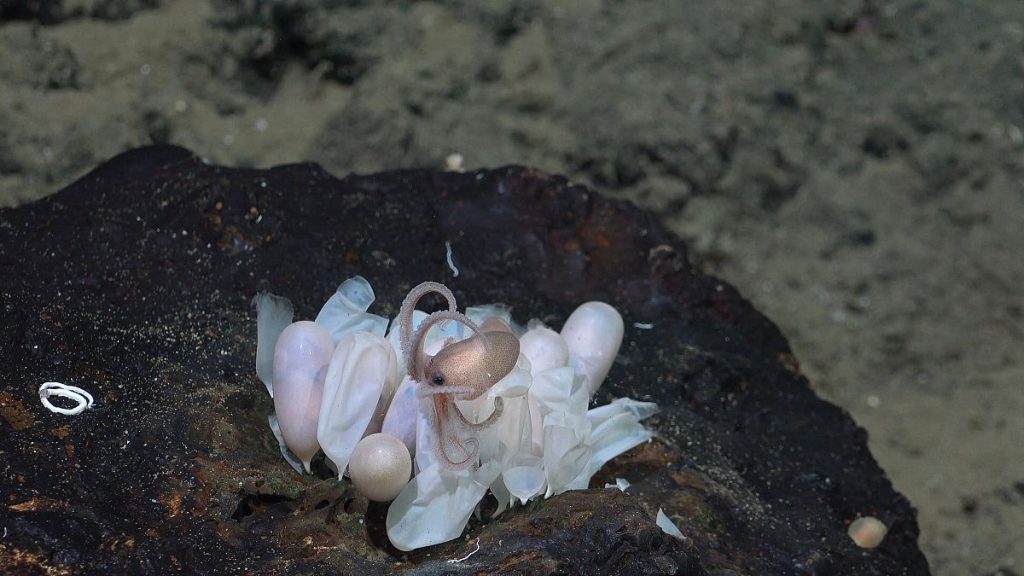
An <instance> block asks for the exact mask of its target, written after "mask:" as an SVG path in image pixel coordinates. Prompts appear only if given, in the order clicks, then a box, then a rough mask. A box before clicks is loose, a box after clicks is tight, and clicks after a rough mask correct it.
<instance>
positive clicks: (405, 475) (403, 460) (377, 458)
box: [348, 433, 412, 502]
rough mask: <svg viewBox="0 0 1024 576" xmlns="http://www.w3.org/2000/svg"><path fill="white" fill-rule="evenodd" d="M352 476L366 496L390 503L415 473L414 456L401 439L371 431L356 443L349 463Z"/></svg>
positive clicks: (375, 500)
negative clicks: (413, 467)
mask: <svg viewBox="0 0 1024 576" xmlns="http://www.w3.org/2000/svg"><path fill="white" fill-rule="evenodd" d="M348 473H349V477H351V479H352V485H353V486H355V488H356V490H358V491H359V492H360V493H361V494H362V495H363V496H366V497H367V498H369V499H370V500H373V501H374V502H390V501H391V500H394V499H395V496H398V493H399V492H401V491H402V488H405V485H406V484H407V483H408V482H409V476H410V475H411V474H412V457H411V456H410V455H409V450H408V449H407V448H406V447H405V444H403V443H402V441H401V440H399V439H398V438H395V437H394V436H391V435H390V434H380V433H377V434H370V435H369V436H367V437H365V438H363V439H362V440H360V441H359V443H358V444H356V448H355V450H353V451H352V459H351V460H350V461H349V465H348Z"/></svg>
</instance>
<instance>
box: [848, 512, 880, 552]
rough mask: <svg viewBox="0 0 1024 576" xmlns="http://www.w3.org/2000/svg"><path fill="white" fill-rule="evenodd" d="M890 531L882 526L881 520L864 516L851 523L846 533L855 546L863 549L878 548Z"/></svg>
mask: <svg viewBox="0 0 1024 576" xmlns="http://www.w3.org/2000/svg"><path fill="white" fill-rule="evenodd" d="M888 531H889V529H888V528H886V527H885V524H882V522H881V520H879V519H878V518H875V517H873V516H862V517H860V518H857V519H856V520H854V521H853V522H851V523H850V528H849V529H848V530H847V531H846V533H847V534H849V535H850V538H851V539H852V540H853V542H854V544H856V545H857V546H860V547H861V548H876V547H877V546H878V545H879V544H881V543H882V540H884V539H885V534H886V532H888Z"/></svg>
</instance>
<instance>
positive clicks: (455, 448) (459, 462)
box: [432, 395, 480, 470]
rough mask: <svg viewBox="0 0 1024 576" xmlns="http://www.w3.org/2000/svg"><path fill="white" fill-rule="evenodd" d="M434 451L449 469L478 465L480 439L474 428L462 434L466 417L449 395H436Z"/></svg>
mask: <svg viewBox="0 0 1024 576" xmlns="http://www.w3.org/2000/svg"><path fill="white" fill-rule="evenodd" d="M432 417H433V424H434V433H435V439H434V442H435V444H434V451H435V452H436V454H437V457H438V460H439V461H440V462H441V464H442V465H443V466H444V467H445V468H447V469H449V470H465V469H467V468H470V467H473V466H476V460H477V457H478V456H479V455H480V440H479V439H477V437H476V435H475V434H472V430H471V429H470V430H469V432H470V433H469V434H460V433H459V432H460V430H459V428H462V427H463V426H462V422H464V421H465V417H463V416H462V412H460V411H459V409H458V408H457V407H456V406H455V403H454V402H453V401H452V399H451V398H450V397H449V396H445V395H437V396H434V413H433V415H432Z"/></svg>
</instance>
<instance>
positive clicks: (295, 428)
mask: <svg viewBox="0 0 1024 576" xmlns="http://www.w3.org/2000/svg"><path fill="white" fill-rule="evenodd" d="M333 353H334V341H333V340H332V339H331V333H330V332H328V331H327V329H326V328H324V327H322V326H320V325H319V324H315V323H313V322H306V321H303V322H296V323H294V324H291V325H289V326H288V327H287V328H285V329H284V331H283V332H281V335H280V336H279V337H278V339H277V344H276V345H275V346H274V368H273V370H274V372H273V374H274V380H273V382H274V410H275V411H276V412H277V419H278V422H279V423H280V425H281V435H282V436H283V437H284V442H285V444H287V446H288V448H289V449H290V450H291V451H292V452H294V453H295V455H296V456H298V457H299V459H300V460H302V464H303V465H304V466H305V467H306V471H307V472H308V471H309V462H310V460H312V459H313V456H315V455H316V453H317V452H318V451H319V450H320V443H319V442H318V441H317V439H316V430H317V421H318V420H319V417H320V401H321V399H322V397H323V393H324V377H325V376H326V374H327V367H328V364H330V362H331V355H332V354H333Z"/></svg>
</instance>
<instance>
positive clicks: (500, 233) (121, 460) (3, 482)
mask: <svg viewBox="0 0 1024 576" xmlns="http://www.w3.org/2000/svg"><path fill="white" fill-rule="evenodd" d="M446 241H450V242H451V244H452V248H453V252H454V259H455V263H456V265H457V266H458V268H459V270H460V274H459V276H458V277H457V278H452V276H451V273H450V271H449V269H448V266H447V264H446V262H445V242H446ZM355 274H362V275H364V276H366V277H367V278H368V279H369V280H370V282H371V283H372V284H373V286H374V288H375V289H376V291H377V297H378V300H377V303H375V304H374V310H375V311H377V312H379V313H381V314H385V315H393V314H394V313H395V312H396V310H397V308H398V306H399V304H400V302H401V299H402V296H403V295H404V294H405V292H406V291H407V290H408V289H409V288H410V287H411V286H413V285H415V284H417V283H419V282H420V281H422V280H426V279H433V280H440V281H445V282H447V283H448V284H449V286H451V287H452V288H453V289H454V291H455V293H456V295H457V297H458V299H459V301H460V302H465V303H474V302H492V301H501V302H506V303H508V304H510V305H512V306H513V307H514V310H513V314H514V316H515V318H516V319H517V320H519V321H525V320H527V319H529V318H531V317H538V318H542V319H545V320H546V321H548V322H551V323H552V324H555V325H559V324H560V323H561V322H562V321H564V319H565V318H566V317H567V315H568V313H569V312H570V311H571V310H572V309H573V308H574V307H575V305H577V304H579V303H581V302H583V301H585V300H589V299H604V300H607V301H609V302H611V303H613V304H614V305H615V306H617V307H618V308H619V309H620V310H621V311H622V312H623V314H624V316H625V318H626V325H627V336H626V343H625V344H624V346H623V349H622V351H621V352H620V355H619V357H618V359H617V363H616V365H615V366H614V367H613V369H612V373H611V375H610V377H609V382H608V383H607V384H606V385H605V387H604V388H603V389H602V391H601V392H599V398H598V400H599V401H601V402H604V401H607V400H609V399H610V398H612V397H617V396H625V395H629V396H632V397H635V398H638V399H644V400H655V401H657V402H658V403H659V404H660V405H661V406H662V407H663V413H662V414H661V415H659V416H658V417H656V418H655V419H653V421H652V422H651V425H652V426H653V427H654V428H655V429H657V431H658V432H659V434H660V435H661V438H662V439H661V440H660V441H658V442H654V443H650V444H647V445H644V446H642V447H639V448H637V449H635V450H633V451H631V452H630V453H628V454H626V455H623V456H622V457H620V458H618V459H616V460H614V461H612V462H611V463H609V465H608V466H606V467H605V469H604V470H602V471H601V472H600V473H599V474H598V476H597V477H595V479H594V482H593V483H592V489H591V490H587V491H582V492H576V493H570V494H564V495H561V496H558V497H555V498H552V499H550V500H546V501H540V502H532V503H530V504H529V505H528V506H525V507H520V508H517V509H515V510H512V511H509V512H506V513H504V514H503V515H501V516H500V517H499V518H498V519H496V520H492V521H490V522H485V523H479V522H477V521H473V522H471V524H470V526H469V528H468V530H467V533H466V539H465V540H463V541H456V542H452V543H449V544H445V545H441V546H437V547H433V548H429V549H426V550H419V551H416V552H414V553H410V554H402V553H400V552H398V551H397V550H394V549H393V548H391V547H390V546H389V545H388V544H387V538H386V535H385V534H384V527H383V518H384V514H385V511H386V507H384V506H380V505H376V504H370V503H367V502H366V501H365V500H364V499H363V498H362V497H360V496H359V495H358V494H356V493H355V492H353V491H352V489H351V487H350V486H349V485H348V483H345V482H342V483H339V482H336V481H334V480H332V479H330V477H329V473H326V472H325V471H324V472H323V473H322V474H320V475H313V476H308V475H307V476H299V475H297V474H295V473H294V472H293V471H292V470H291V468H289V467H288V465H287V464H286V463H285V462H284V461H283V460H282V459H281V457H280V455H279V454H278V452H277V447H276V444H275V442H274V440H273V437H272V435H271V434H270V431H269V429H268V427H267V425H266V416H267V414H268V412H269V411H270V410H271V408H272V406H271V402H270V400H269V398H268V397H267V396H266V392H265V390H264V388H263V385H262V384H260V383H259V382H258V381H257V379H256V377H255V374H254V370H253V367H254V353H255V340H256V337H255V333H256V331H255V317H254V316H255V314H254V310H253V309H252V306H251V304H250V302H251V299H252V296H253V295H254V294H255V293H256V292H257V291H259V290H272V291H274V292H276V293H278V294H283V295H287V296H288V297H289V298H291V299H292V300H293V301H294V302H295V305H296V308H297V312H298V316H299V317H311V316H312V315H314V314H315V312H316V311H317V309H318V308H319V306H320V304H321V303H322V302H323V301H324V300H325V299H326V298H327V297H328V296H329V295H330V294H331V293H333V291H334V289H335V287H336V286H337V284H338V283H339V282H340V281H341V280H343V279H345V278H347V277H349V276H352V275H355ZM0 314H2V323H0V343H3V344H4V345H3V346H2V348H0V365H2V366H3V367H4V371H3V376H2V379H3V380H2V383H3V390H4V392H5V394H6V395H5V397H4V401H5V404H7V405H9V406H11V407H13V408H10V409H9V410H8V411H7V412H4V413H3V414H7V413H10V414H14V415H15V417H13V418H14V421H11V419H9V418H6V416H5V419H4V420H3V421H2V422H0V428H3V433H2V435H0V459H2V461H3V463H4V465H3V467H2V469H0V494H2V497H3V500H2V503H0V524H2V525H3V529H4V532H5V534H4V537H3V538H2V539H0V568H3V569H4V570H7V571H8V572H13V573H35V572H36V571H43V570H46V569H50V568H53V569H67V570H72V571H73V572H75V573H79V574H111V573H117V574H164V573H168V572H174V571H183V572H186V573H194V574H220V573H225V574H228V573H260V574H286V573H287V574H300V573H301V574H306V573H325V572H330V573H345V574H348V573H359V574H379V573H384V572H394V571H408V572H412V573H420V574H441V573H445V574H462V573H501V572H508V573H528V574H548V573H561V574H602V573H604V574H612V573H626V574H658V573H665V574H672V573H674V574H734V573H735V574H820V575H824V574H844V575H845V574H887V575H892V574H913V575H920V574H927V573H928V566H927V564H926V562H925V559H924V557H923V556H922V554H921V552H920V551H919V550H918V548H917V544H916V542H917V535H918V528H917V522H916V520H915V517H914V511H913V509H912V508H911V507H910V505H909V503H908V502H907V501H906V499H905V498H904V497H903V496H901V495H900V494H898V493H897V492H895V491H894V490H893V488H892V486H891V484H890V483H889V481H888V479H887V478H886V477H885V475H884V473H883V472H882V470H880V469H879V468H878V465H877V464H876V463H875V461H874V459H873V458H872V457H871V455H870V453H869V452H868V450H867V447H866V445H865V439H866V437H865V433H864V431H863V430H862V429H860V428H858V427H857V426H856V425H855V424H854V423H853V421H852V420H851V419H850V418H849V416H848V415H847V414H845V413H844V412H843V411H841V410H840V409H839V408H836V407H835V406H832V405H831V404H828V403H826V402H823V401H822V400H820V399H818V398H817V397H816V396H815V395H814V393H813V392H812V391H811V390H810V388H809V387H808V384H807V381H806V380H805V379H804V378H803V377H802V376H801V375H800V372H799V368H798V365H797V363H796V360H795V359H794V357H793V355H792V353H791V352H790V350H789V347H788V345H787V343H786V340H785V339H784V338H783V336H782V335H781V334H780V333H779V331H778V329H777V328H776V327H775V326H774V325H773V324H772V323H771V322H770V321H769V320H768V319H766V318H765V317H764V316H762V315H761V314H759V313H758V312H757V311H756V310H754V309H753V308H752V307H751V305H750V304H749V303H748V302H747V301H746V300H744V299H743V298H742V297H741V296H740V295H739V294H738V293H737V292H736V290H735V289H733V288H732V287H731V286H729V285H728V284H726V283H724V282H722V281H720V280H717V279H715V278H712V277H708V276H705V275H703V274H701V273H700V272H699V271H697V270H695V269H694V268H693V267H691V266H690V264H689V263H688V261H687V258H686V248H685V246H684V245H683V244H682V242H681V241H680V240H679V239H678V238H676V237H674V236H671V235H669V234H668V233H666V232H665V231H664V230H663V229H662V228H661V227H660V226H659V225H657V224H656V223H655V222H654V221H653V219H652V217H650V216H649V215H647V214H646V213H644V212H641V211H639V210H637V209H636V208H634V207H633V206H631V205H629V204H627V203H624V202H617V201H611V200H606V199H603V198H602V197H600V196H598V195H596V194H594V193H593V192H591V191H589V190H587V189H585V188H583V187H580V186H574V185H571V184H570V183H568V182H567V181H565V180H564V179H563V178H560V177H552V176H548V175H545V174H541V173H538V172H536V171H532V170H529V169H524V168H515V167H512V168H503V169H499V170H493V171H482V172H473V173H465V174H459V173H439V172H433V171H425V170H412V171H400V172H391V173H386V174H379V175H374V176H350V177H348V178H345V179H343V180H337V179H335V178H333V177H332V176H330V175H329V174H327V173H325V172H324V171H323V170H321V169H320V168H319V167H317V166H315V165H294V166H284V167H280V168H275V169H271V170H266V171H257V170H236V169H227V168H219V167H213V166H207V165H204V164H203V163H202V162H201V161H200V160H199V159H198V158H196V157H195V156H193V155H192V154H190V153H189V152H187V151H185V150H182V149H179V148H173V147H151V148H143V149H139V150H135V151H132V152H128V153H126V154H123V155H121V156H119V157H117V158H115V159H114V160H111V161H110V162H108V163H106V164H104V165H102V166H100V167H99V168H97V169H96V170H94V171H93V172H92V173H90V174H89V175H87V176H86V177H84V178H83V179H82V180H80V181H78V182H76V183H75V184H73V185H71V186H69V187H68V188H67V189H65V190H63V191H62V192H60V193H58V194H55V195H53V196H51V197H48V198H46V199H45V200H42V201H40V202H37V203H35V204H31V205H27V206H23V207H21V208H18V209H8V210H0ZM634 322H636V323H652V324H653V325H654V326H653V328H651V329H638V328H636V329H635V328H633V325H634ZM48 380H58V381H64V382H68V383H74V384H77V385H80V386H83V387H84V388H86V389H88V390H90V391H91V392H92V393H93V395H94V396H95V397H96V401H97V402H96V406H95V407H94V408H93V409H91V410H89V411H87V412H85V413H84V414H82V415H80V416H77V417H65V416H60V415H56V414H51V413H49V412H47V411H45V410H44V409H42V408H41V407H40V404H39V399H38V397H37V392H36V390H37V388H38V386H39V385H40V384H41V383H42V382H45V381H48ZM25 411H30V414H27V415H26V414H24V412H25ZM615 477H624V478H627V479H628V480H630V481H631V482H633V485H632V486H631V487H630V488H629V489H628V490H627V493H626V494H621V493H620V492H618V491H616V490H608V489H603V488H602V487H603V486H604V483H605V482H610V481H613V479H614V478H615ZM485 502H486V501H485ZM659 508H662V509H664V511H665V513H666V514H667V515H668V516H669V517H670V518H672V519H673V520H674V521H675V522H676V523H677V524H678V525H679V527H680V528H681V530H682V531H683V533H684V534H686V535H687V537H688V538H687V540H686V541H677V540H675V539H673V538H671V537H669V536H667V535H665V534H664V533H662V532H661V531H660V530H659V529H657V528H656V526H655V523H654V516H655V514H656V512H657V510H658V509H659ZM859 515H872V516H875V517H877V518H879V519H880V520H882V521H883V522H884V523H885V524H886V525H887V526H888V527H889V529H890V531H889V535H888V536H887V537H886V539H885V541H884V542H883V543H882V545H881V546H880V547H879V548H877V549H875V550H871V551H865V550H861V549H859V548H857V547H856V546H855V545H854V544H853V542H852V541H851V540H850V539H849V538H848V537H847V535H846V527H847V525H848V524H849V522H850V521H852V520H853V519H854V518H856V517H857V516H859ZM478 544H479V551H477V552H475V553H474V554H472V555H469V554H470V553H471V552H473V551H474V550H475V549H476V548H477V545H478ZM467 555H468V556H469V557H468V558H465V557H466V556H467ZM460 558H465V560H463V561H461V562H449V560H455V559H460Z"/></svg>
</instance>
